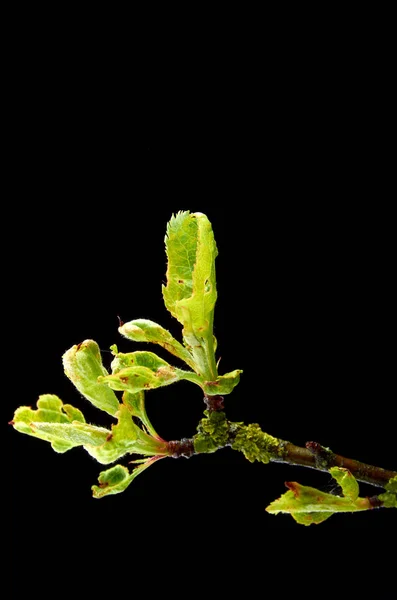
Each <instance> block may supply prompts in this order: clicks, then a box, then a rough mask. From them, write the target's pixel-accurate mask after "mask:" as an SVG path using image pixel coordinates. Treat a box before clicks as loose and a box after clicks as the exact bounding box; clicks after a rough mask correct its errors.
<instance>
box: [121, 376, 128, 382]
mask: <svg viewBox="0 0 397 600" xmlns="http://www.w3.org/2000/svg"><path fill="white" fill-rule="evenodd" d="M120 381H121V383H128V377H120Z"/></svg>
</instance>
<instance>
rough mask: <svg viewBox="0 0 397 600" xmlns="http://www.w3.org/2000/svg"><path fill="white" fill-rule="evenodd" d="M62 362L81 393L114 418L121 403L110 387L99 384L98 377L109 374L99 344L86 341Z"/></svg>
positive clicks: (78, 345)
mask: <svg viewBox="0 0 397 600" xmlns="http://www.w3.org/2000/svg"><path fill="white" fill-rule="evenodd" d="M62 360H63V366H64V370H65V373H66V375H67V377H69V379H70V380H71V381H72V382H73V384H74V385H75V386H76V388H77V389H78V390H79V392H81V394H83V396H85V397H86V398H87V399H88V400H89V401H90V402H91V403H92V404H93V405H94V406H96V407H97V408H99V409H101V410H104V411H105V412H107V413H109V414H110V415H113V416H114V415H115V414H116V412H117V410H118V408H119V404H120V403H119V401H118V399H117V396H116V394H115V393H114V392H113V391H112V390H111V389H110V388H109V386H107V385H104V384H103V383H99V382H98V377H101V376H102V377H103V376H106V375H107V374H108V372H107V370H106V369H105V367H104V366H103V364H102V358H101V352H100V350H99V346H98V344H97V343H96V342H94V341H93V340H85V341H84V342H82V343H81V344H77V345H76V346H73V347H72V348H70V350H68V351H67V352H65V354H64V355H63V357H62Z"/></svg>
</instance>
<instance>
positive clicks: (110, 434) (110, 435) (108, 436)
mask: <svg viewBox="0 0 397 600" xmlns="http://www.w3.org/2000/svg"><path fill="white" fill-rule="evenodd" d="M112 437H113V433H109V435H107V436H106V441H107V442H110V440H111V439H112Z"/></svg>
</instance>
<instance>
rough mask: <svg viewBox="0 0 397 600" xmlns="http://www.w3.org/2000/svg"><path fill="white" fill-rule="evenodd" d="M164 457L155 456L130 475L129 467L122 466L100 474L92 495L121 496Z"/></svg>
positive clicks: (99, 496)
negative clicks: (139, 476)
mask: <svg viewBox="0 0 397 600" xmlns="http://www.w3.org/2000/svg"><path fill="white" fill-rule="evenodd" d="M160 458H163V457H162V456H155V457H153V458H149V459H148V460H145V462H143V463H142V464H140V465H139V467H135V468H134V469H133V471H132V472H131V473H130V472H129V470H128V469H127V467H123V466H122V465H116V466H114V467H111V468H110V469H108V470H107V471H103V472H102V473H100V475H99V478H98V481H99V485H93V486H92V493H93V496H94V498H103V496H109V495H112V494H120V493H121V492H124V490H125V489H126V488H127V487H128V486H129V485H130V483H131V482H132V481H133V480H134V479H135V477H137V476H138V475H140V474H141V473H142V472H143V471H144V470H145V469H147V468H148V467H150V465H152V464H153V463H155V462H156V461H157V460H159V459H160Z"/></svg>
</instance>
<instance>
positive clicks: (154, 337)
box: [119, 319, 195, 370]
mask: <svg viewBox="0 0 397 600" xmlns="http://www.w3.org/2000/svg"><path fill="white" fill-rule="evenodd" d="M119 332H120V333H121V335H123V336H124V337H126V338H128V339H130V340H133V341H134V342H152V343H153V344H159V345H160V346H162V347H163V348H165V349H166V350H168V352H170V353H171V354H173V355H174V356H177V357H178V358H180V359H181V360H183V361H184V362H185V363H186V364H188V365H189V367H190V368H191V369H193V370H194V368H195V363H194V360H193V357H192V355H191V354H190V352H189V351H188V350H187V349H186V348H185V347H184V346H182V344H181V343H180V342H178V341H177V340H176V339H175V338H174V337H173V336H172V335H171V334H170V332H169V331H167V330H166V329H164V327H161V325H158V324H157V323H154V322H153V321H149V320H148V319H136V320H135V321H130V322H129V323H124V324H123V325H122V326H121V327H119Z"/></svg>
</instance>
